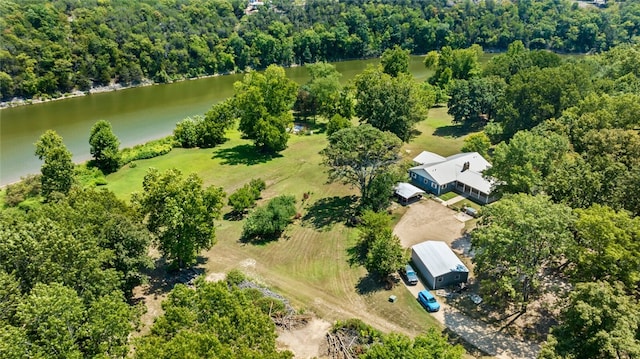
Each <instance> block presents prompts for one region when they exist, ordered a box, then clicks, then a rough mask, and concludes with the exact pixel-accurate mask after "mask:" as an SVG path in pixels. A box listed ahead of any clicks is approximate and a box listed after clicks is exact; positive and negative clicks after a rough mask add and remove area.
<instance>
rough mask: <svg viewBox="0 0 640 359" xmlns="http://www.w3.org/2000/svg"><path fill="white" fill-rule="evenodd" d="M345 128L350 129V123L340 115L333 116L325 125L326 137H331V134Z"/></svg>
mask: <svg viewBox="0 0 640 359" xmlns="http://www.w3.org/2000/svg"><path fill="white" fill-rule="evenodd" d="M347 127H351V121H349V120H347V119H346V118H344V117H342V116H340V115H333V117H331V119H330V120H329V123H327V136H331V135H332V134H333V133H335V132H338V131H340V130H342V129H343V128H347Z"/></svg>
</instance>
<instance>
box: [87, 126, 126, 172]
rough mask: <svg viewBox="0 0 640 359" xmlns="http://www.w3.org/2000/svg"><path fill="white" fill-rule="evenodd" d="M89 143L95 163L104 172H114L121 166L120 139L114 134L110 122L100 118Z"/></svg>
mask: <svg viewBox="0 0 640 359" xmlns="http://www.w3.org/2000/svg"><path fill="white" fill-rule="evenodd" d="M89 145H90V146H91V149H90V151H89V152H90V153H91V155H92V156H93V161H94V164H95V165H96V167H98V168H99V169H101V170H102V172H104V173H112V172H115V171H117V170H118V168H120V161H121V155H120V149H119V147H120V140H118V137H116V135H114V134H113V130H112V129H111V123H110V122H108V121H105V120H100V121H98V122H96V123H95V124H94V125H93V127H92V128H91V134H90V135H89Z"/></svg>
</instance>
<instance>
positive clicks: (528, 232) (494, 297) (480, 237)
mask: <svg viewBox="0 0 640 359" xmlns="http://www.w3.org/2000/svg"><path fill="white" fill-rule="evenodd" d="M572 221H573V219H572V216H571V209H570V208H569V207H566V206H564V205H561V204H554V203H552V202H551V201H550V199H549V197H548V196H545V195H537V196H531V195H526V194H516V195H508V196H505V197H504V198H503V199H502V200H500V201H499V202H496V203H495V204H493V205H491V206H488V207H485V208H484V209H483V219H482V222H481V226H480V228H478V229H476V230H475V231H473V232H471V239H472V242H471V243H472V245H473V248H474V250H475V251H476V256H475V258H474V262H475V264H476V267H475V272H476V273H478V276H479V277H480V278H481V282H480V288H481V291H482V292H483V293H486V294H487V296H488V297H490V300H491V301H492V302H494V303H495V304H499V305H505V304H507V303H513V304H520V305H521V309H522V310H525V309H526V306H527V303H529V301H530V300H531V299H533V298H535V297H536V296H537V295H538V294H539V291H540V278H541V277H542V276H543V268H544V267H545V266H547V265H549V264H550V263H551V262H552V261H553V260H555V259H558V258H560V257H561V256H563V255H564V253H565V251H566V248H567V246H568V243H569V240H570V238H571V232H570V231H569V228H570V226H571V224H572Z"/></svg>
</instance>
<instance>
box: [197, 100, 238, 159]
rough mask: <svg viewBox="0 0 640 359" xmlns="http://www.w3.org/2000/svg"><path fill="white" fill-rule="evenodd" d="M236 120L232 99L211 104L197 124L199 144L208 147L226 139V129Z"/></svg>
mask: <svg viewBox="0 0 640 359" xmlns="http://www.w3.org/2000/svg"><path fill="white" fill-rule="evenodd" d="M235 122H236V116H235V110H234V109H233V104H232V101H229V100H227V101H223V102H220V103H218V104H215V105H213V106H211V109H209V111H207V113H205V114H204V119H203V120H202V121H201V122H200V123H199V126H198V137H199V140H200V141H199V142H200V143H199V146H200V147H203V148H210V147H214V146H216V145H219V144H221V143H224V142H225V141H226V138H225V135H226V133H227V131H228V130H229V129H230V128H231V127H233V125H234V124H235Z"/></svg>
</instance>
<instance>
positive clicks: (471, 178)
mask: <svg viewBox="0 0 640 359" xmlns="http://www.w3.org/2000/svg"><path fill="white" fill-rule="evenodd" d="M424 153H429V154H430V153H431V152H426V151H425V152H423V153H421V154H420V155H419V156H418V157H420V156H421V155H422V154H424ZM433 155H435V156H438V155H436V154H433ZM418 157H416V158H418ZM424 157H425V158H427V157H428V156H427V155H425V156H424ZM433 158H435V157H433ZM414 161H415V159H414ZM465 163H469V165H468V168H466V169H464V167H465ZM489 167H491V164H490V163H489V162H488V161H487V160H486V159H484V157H482V155H480V154H479V153H478V152H467V153H459V154H457V155H453V156H449V157H447V158H444V159H443V160H442V161H440V162H434V163H427V164H422V165H420V166H416V167H412V168H411V169H410V171H412V172H416V173H418V174H419V175H421V176H422V177H426V178H430V179H431V180H433V181H434V182H436V183H438V184H439V185H444V184H447V183H451V182H453V181H458V182H460V183H464V184H466V185H467V186H470V187H473V188H475V189H477V190H480V191H482V192H484V193H486V194H489V193H490V192H491V186H492V184H493V181H492V180H488V179H485V178H484V177H483V176H482V171H484V170H486V169H487V168H489Z"/></svg>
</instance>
